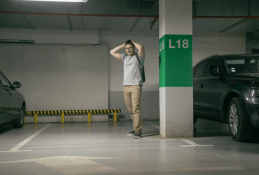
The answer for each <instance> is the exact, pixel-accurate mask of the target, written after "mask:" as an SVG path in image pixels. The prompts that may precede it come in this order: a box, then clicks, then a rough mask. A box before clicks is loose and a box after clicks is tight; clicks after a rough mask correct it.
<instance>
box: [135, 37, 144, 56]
mask: <svg viewBox="0 0 259 175" xmlns="http://www.w3.org/2000/svg"><path fill="white" fill-rule="evenodd" d="M132 43H133V44H134V45H135V47H136V48H137V49H138V55H139V56H140V57H141V58H143V56H144V55H145V48H144V46H142V45H140V44H138V43H136V42H134V41H132Z"/></svg>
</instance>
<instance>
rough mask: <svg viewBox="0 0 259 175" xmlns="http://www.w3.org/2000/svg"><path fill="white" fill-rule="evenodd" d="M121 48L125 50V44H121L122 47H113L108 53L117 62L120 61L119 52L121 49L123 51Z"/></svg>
mask: <svg viewBox="0 0 259 175" xmlns="http://www.w3.org/2000/svg"><path fill="white" fill-rule="evenodd" d="M123 48H125V44H122V45H120V46H118V47H115V48H114V49H112V50H111V51H110V54H111V55H112V56H113V57H114V58H116V59H118V60H121V54H119V51H120V50H121V49H123Z"/></svg>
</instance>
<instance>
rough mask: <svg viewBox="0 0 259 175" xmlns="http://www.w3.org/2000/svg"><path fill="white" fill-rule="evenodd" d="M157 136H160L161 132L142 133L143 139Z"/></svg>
mask: <svg viewBox="0 0 259 175" xmlns="http://www.w3.org/2000/svg"><path fill="white" fill-rule="evenodd" d="M156 135H160V133H159V131H156V132H149V133H142V134H141V137H151V136H156Z"/></svg>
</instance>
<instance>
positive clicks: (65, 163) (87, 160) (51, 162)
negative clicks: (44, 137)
mask: <svg viewBox="0 0 259 175" xmlns="http://www.w3.org/2000/svg"><path fill="white" fill-rule="evenodd" d="M96 159H97V160H100V159H104V160H109V159H110V160H115V159H120V158H118V157H87V156H56V157H45V158H36V159H25V160H16V161H7V162H0V164H11V163H24V162H36V163H38V164H41V165H44V166H45V167H49V168H51V169H54V170H57V171H59V172H60V173H62V174H67V175H72V174H73V175H77V174H78V175H79V174H106V173H109V174H110V173H113V174H122V173H131V174H140V173H160V172H161V173H165V172H205V171H207V172H208V174H210V173H209V172H212V171H248V170H247V169H246V168H244V167H241V166H221V167H189V168H151V169H130V170H122V169H117V168H114V167H111V166H108V165H105V164H101V163H99V162H97V161H95V160H96ZM196 174H198V173H196ZM219 174H223V173H219ZM225 174H226V173H225ZM229 174H231V173H229Z"/></svg>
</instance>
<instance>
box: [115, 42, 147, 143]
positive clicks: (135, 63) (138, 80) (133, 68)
mask: <svg viewBox="0 0 259 175" xmlns="http://www.w3.org/2000/svg"><path fill="white" fill-rule="evenodd" d="M135 46H136V48H137V49H138V53H135ZM123 48H126V53H127V54H120V53H119V51H120V50H121V49H123ZM110 53H111V55H112V56H114V57H115V58H116V59H118V60H121V61H122V62H123V64H124V81H123V94H124V99H125V102H126V105H127V108H128V110H129V113H130V117H131V119H132V121H133V131H131V132H129V133H128V135H134V134H135V137H134V139H139V138H140V137H141V133H142V116H141V93H142V86H143V77H142V68H143V66H144V60H145V48H144V47H143V46H142V45H140V44H138V43H136V42H134V41H131V40H128V41H126V42H125V43H124V44H122V45H120V46H118V47H115V48H114V49H112V50H111V51H110Z"/></svg>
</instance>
